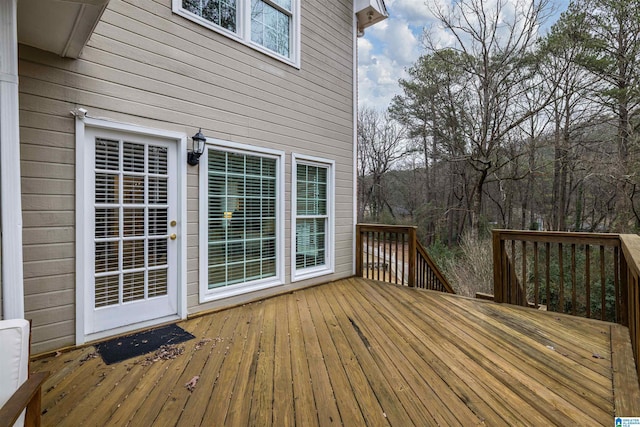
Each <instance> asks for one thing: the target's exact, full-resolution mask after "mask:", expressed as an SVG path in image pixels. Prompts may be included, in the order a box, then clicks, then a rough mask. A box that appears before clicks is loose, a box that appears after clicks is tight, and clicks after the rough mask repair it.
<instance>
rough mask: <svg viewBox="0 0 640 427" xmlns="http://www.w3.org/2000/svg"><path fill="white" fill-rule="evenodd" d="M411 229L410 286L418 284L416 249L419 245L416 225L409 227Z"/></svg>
mask: <svg viewBox="0 0 640 427" xmlns="http://www.w3.org/2000/svg"><path fill="white" fill-rule="evenodd" d="M408 231H409V283H408V284H409V286H410V287H412V288H413V287H415V286H416V251H417V250H418V246H417V244H416V241H417V240H418V239H417V233H416V227H408Z"/></svg>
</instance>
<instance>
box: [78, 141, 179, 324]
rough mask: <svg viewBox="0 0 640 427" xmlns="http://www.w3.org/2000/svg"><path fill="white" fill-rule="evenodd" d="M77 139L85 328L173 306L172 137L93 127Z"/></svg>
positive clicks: (146, 317) (130, 320) (156, 315)
mask: <svg viewBox="0 0 640 427" xmlns="http://www.w3.org/2000/svg"><path fill="white" fill-rule="evenodd" d="M84 142H85V143H86V144H87V145H86V147H85V149H86V150H87V155H86V156H85V159H87V160H89V159H91V162H92V164H91V166H90V167H89V168H88V171H87V173H86V174H85V176H86V178H87V179H88V182H86V183H85V184H86V185H85V189H86V190H85V194H86V195H87V194H88V195H89V197H90V198H91V200H85V201H84V203H83V205H84V206H85V207H88V208H89V209H88V210H90V212H85V217H84V219H85V221H87V223H86V224H85V230H87V233H86V234H85V239H86V241H85V242H84V243H85V247H86V249H87V253H86V254H85V255H86V256H85V257H84V259H85V260H86V264H87V265H85V266H84V268H85V269H88V270H90V271H85V272H84V277H85V279H86V284H85V285H84V286H85V289H84V296H85V298H84V303H85V316H84V317H85V325H84V329H85V334H87V335H90V334H95V333H99V332H102V331H107V330H110V329H117V328H123V327H127V326H130V325H135V324H141V323H144V322H149V321H152V320H153V319H160V318H165V317H167V316H171V315H175V314H177V313H178V283H177V281H178V273H177V271H178V268H177V266H178V259H177V256H178V253H179V252H180V251H179V247H178V242H179V240H180V237H179V236H178V233H179V227H178V224H179V221H180V218H178V215H179V209H177V192H178V186H177V182H178V180H177V173H178V172H177V163H176V159H177V144H176V143H175V141H172V140H170V139H163V138H157V137H152V136H146V135H140V134H135V133H125V132H119V131H115V130H110V129H100V128H86V130H85V138H84ZM80 208H81V206H80V204H79V205H78V209H80Z"/></svg>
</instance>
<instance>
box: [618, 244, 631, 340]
mask: <svg viewBox="0 0 640 427" xmlns="http://www.w3.org/2000/svg"><path fill="white" fill-rule="evenodd" d="M619 259H620V265H619V266H616V267H619V268H620V323H621V324H623V325H624V326H627V327H628V326H629V303H628V301H629V288H630V287H631V286H630V284H629V283H630V282H629V280H630V279H631V278H630V277H629V266H628V265H627V258H626V257H625V256H624V253H623V252H622V242H621V243H620V258H619ZM616 298H617V296H616Z"/></svg>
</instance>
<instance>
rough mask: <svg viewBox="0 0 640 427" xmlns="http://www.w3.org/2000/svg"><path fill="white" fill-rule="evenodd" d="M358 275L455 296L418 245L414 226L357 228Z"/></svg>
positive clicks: (373, 225) (369, 226)
mask: <svg viewBox="0 0 640 427" xmlns="http://www.w3.org/2000/svg"><path fill="white" fill-rule="evenodd" d="M356 275H358V276H361V277H365V278H368V279H374V280H381V281H385V282H390V283H395V284H398V285H405V286H410V287H418V288H422V289H431V290H436V291H441V292H448V293H455V292H454V291H453V288H452V287H451V285H450V284H449V282H448V281H447V279H446V278H445V277H444V276H443V275H442V273H441V272H440V270H439V269H438V267H437V266H436V264H435V262H433V260H432V259H431V257H430V256H429V254H428V253H427V251H426V250H425V249H424V247H422V245H421V244H420V242H418V240H417V237H416V227H414V226H399V225H378V224H358V225H356Z"/></svg>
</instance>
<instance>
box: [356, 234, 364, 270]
mask: <svg viewBox="0 0 640 427" xmlns="http://www.w3.org/2000/svg"><path fill="white" fill-rule="evenodd" d="M362 250H363V248H362V226H361V225H360V224H356V276H358V277H362Z"/></svg>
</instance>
